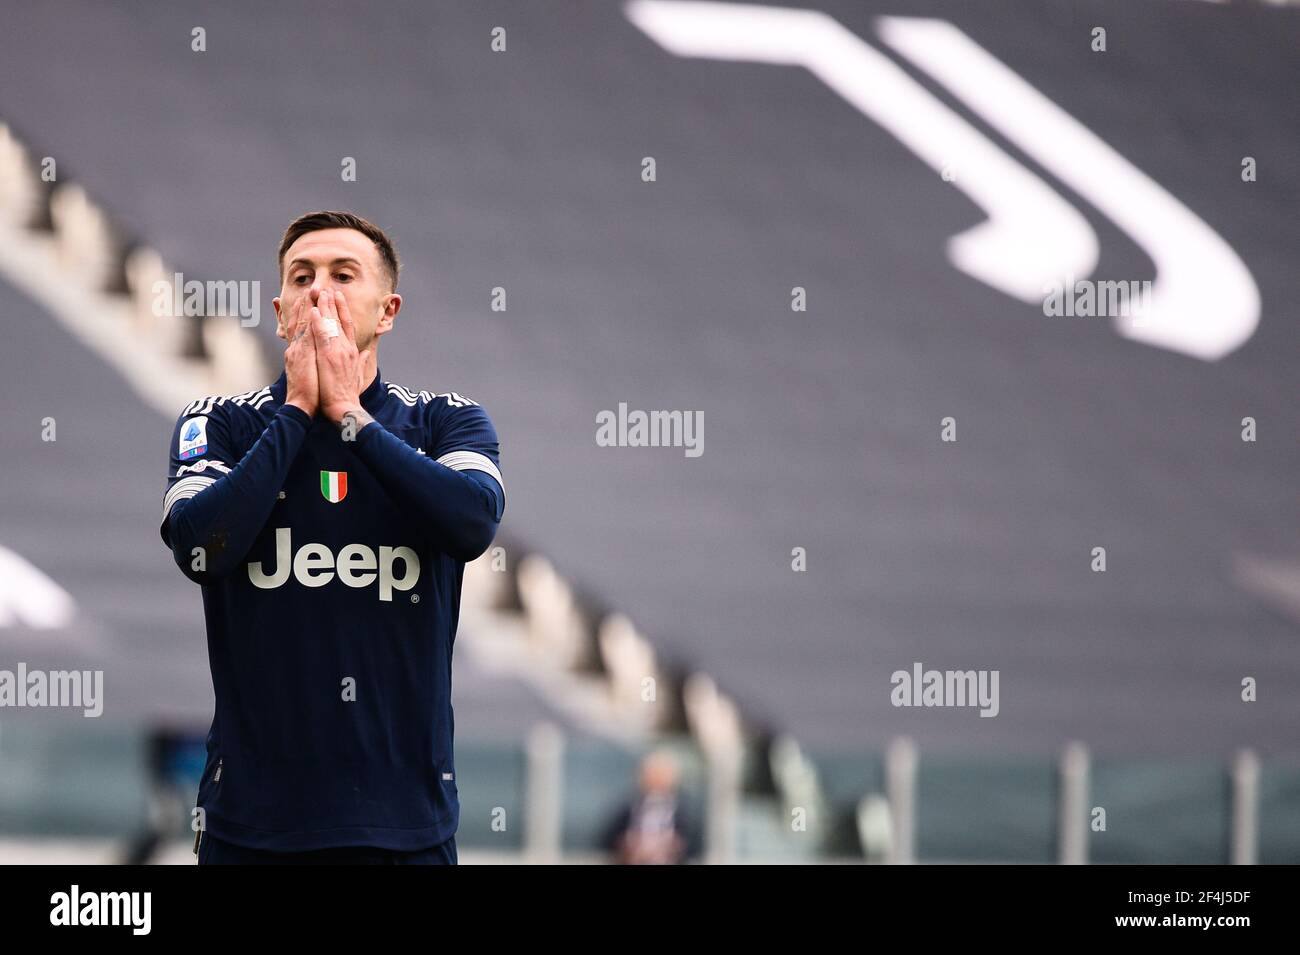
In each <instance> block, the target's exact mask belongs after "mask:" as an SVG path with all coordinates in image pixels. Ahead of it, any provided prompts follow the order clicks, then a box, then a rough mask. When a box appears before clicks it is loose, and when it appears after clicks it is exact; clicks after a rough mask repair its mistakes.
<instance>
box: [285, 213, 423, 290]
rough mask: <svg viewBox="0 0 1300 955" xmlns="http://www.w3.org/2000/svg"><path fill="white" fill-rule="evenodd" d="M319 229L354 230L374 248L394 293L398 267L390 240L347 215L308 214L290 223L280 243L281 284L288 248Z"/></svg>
mask: <svg viewBox="0 0 1300 955" xmlns="http://www.w3.org/2000/svg"><path fill="white" fill-rule="evenodd" d="M322 229H355V230H356V231H357V232H360V233H361V234H362V235H364V236H365V237H366V238H367V239H369V240H370V241H371V242H373V243H374V244H375V248H376V249H378V250H379V258H380V261H382V262H383V263H384V268H385V270H386V271H387V272H388V282H389V284H390V285H391V286H392V287H393V289H394V291H396V289H397V273H398V272H400V271H401V268H402V264H401V263H400V262H399V261H398V260H397V249H395V248H394V247H393V240H392V239H390V238H389V237H388V233H386V232H385V231H384V230H383V229H381V228H379V226H377V225H375V224H374V223H373V222H371V221H370V220H369V219H363V218H361V216H358V215H353V214H352V213H351V212H309V213H307V214H306V215H305V216H299V217H298V218H296V219H294V220H293V221H292V222H290V223H289V228H287V229H285V230H284V238H282V239H281V240H280V257H279V268H280V281H281V282H283V281H284V254H285V253H286V252H288V251H289V247H290V246H292V245H293V244H294V243H295V242H297V241H298V240H299V239H301V238H302V237H303V236H304V235H306V234H307V233H308V232H320V231H321V230H322Z"/></svg>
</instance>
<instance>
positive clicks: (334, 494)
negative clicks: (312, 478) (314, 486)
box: [320, 471, 348, 504]
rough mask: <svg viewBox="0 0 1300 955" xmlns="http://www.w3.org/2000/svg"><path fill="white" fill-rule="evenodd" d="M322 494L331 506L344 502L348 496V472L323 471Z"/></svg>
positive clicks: (321, 478) (321, 476)
mask: <svg viewBox="0 0 1300 955" xmlns="http://www.w3.org/2000/svg"><path fill="white" fill-rule="evenodd" d="M320 492H321V494H323V495H325V500H327V501H329V502H330V503H331V504H337V503H338V502H339V501H341V500H343V499H344V498H345V497H347V496H348V472H347V471H321V473H320Z"/></svg>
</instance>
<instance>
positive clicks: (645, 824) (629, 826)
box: [604, 750, 701, 865]
mask: <svg viewBox="0 0 1300 955" xmlns="http://www.w3.org/2000/svg"><path fill="white" fill-rule="evenodd" d="M679 775H680V774H679V772H678V769H677V762H676V760H674V759H673V757H672V756H671V755H670V754H669V753H667V752H664V751H662V750H660V751H656V752H653V753H651V754H650V755H649V756H647V757H646V758H645V759H644V760H642V762H641V770H640V791H639V792H638V793H637V795H636V796H635V797H633V798H632V799H631V800H629V801H628V802H627V804H626V805H624V807H623V808H622V809H621V810H620V811H619V813H618V815H617V816H615V817H614V819H613V821H612V822H611V824H610V826H609V828H608V829H607V830H606V835H605V840H604V846H605V848H606V849H608V850H609V851H610V852H611V853H613V855H614V861H615V862H616V863H618V864H619V865H678V864H681V863H684V862H687V861H689V860H691V859H695V858H698V857H699V855H700V841H701V840H700V831H699V826H698V825H697V824H696V821H695V819H694V817H693V816H692V814H691V813H690V811H689V809H688V808H687V807H686V806H685V804H684V802H685V801H684V800H683V799H682V797H681V794H680V792H679V790H678V781H679Z"/></svg>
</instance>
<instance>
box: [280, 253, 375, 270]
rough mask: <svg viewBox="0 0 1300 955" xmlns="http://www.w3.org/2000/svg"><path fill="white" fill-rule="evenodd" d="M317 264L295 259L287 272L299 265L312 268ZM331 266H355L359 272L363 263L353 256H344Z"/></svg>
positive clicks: (307, 260) (309, 260)
mask: <svg viewBox="0 0 1300 955" xmlns="http://www.w3.org/2000/svg"><path fill="white" fill-rule="evenodd" d="M315 264H316V263H314V262H313V261H312V260H311V259H304V258H297V259H294V260H293V261H292V262H290V263H289V266H288V268H287V269H286V271H289V272H292V271H293V269H294V268H295V267H297V266H299V265H307V266H312V265H315ZM330 265H331V266H334V265H351V266H355V267H356V268H357V269H358V270H360V269H361V262H360V261H358V260H357V259H354V258H352V257H351V256H344V257H343V258H339V259H335V260H334V261H333V262H331V263H330Z"/></svg>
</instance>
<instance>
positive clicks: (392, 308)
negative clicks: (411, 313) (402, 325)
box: [375, 292, 402, 335]
mask: <svg viewBox="0 0 1300 955" xmlns="http://www.w3.org/2000/svg"><path fill="white" fill-rule="evenodd" d="M401 310H402V296H400V295H398V294H397V293H396V292H391V293H389V294H388V295H387V296H385V297H384V311H383V313H382V314H381V315H380V316H379V322H378V324H376V325H375V334H376V335H382V334H384V332H389V331H392V330H393V320H394V319H396V318H397V313H398V312H400V311H401Z"/></svg>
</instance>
